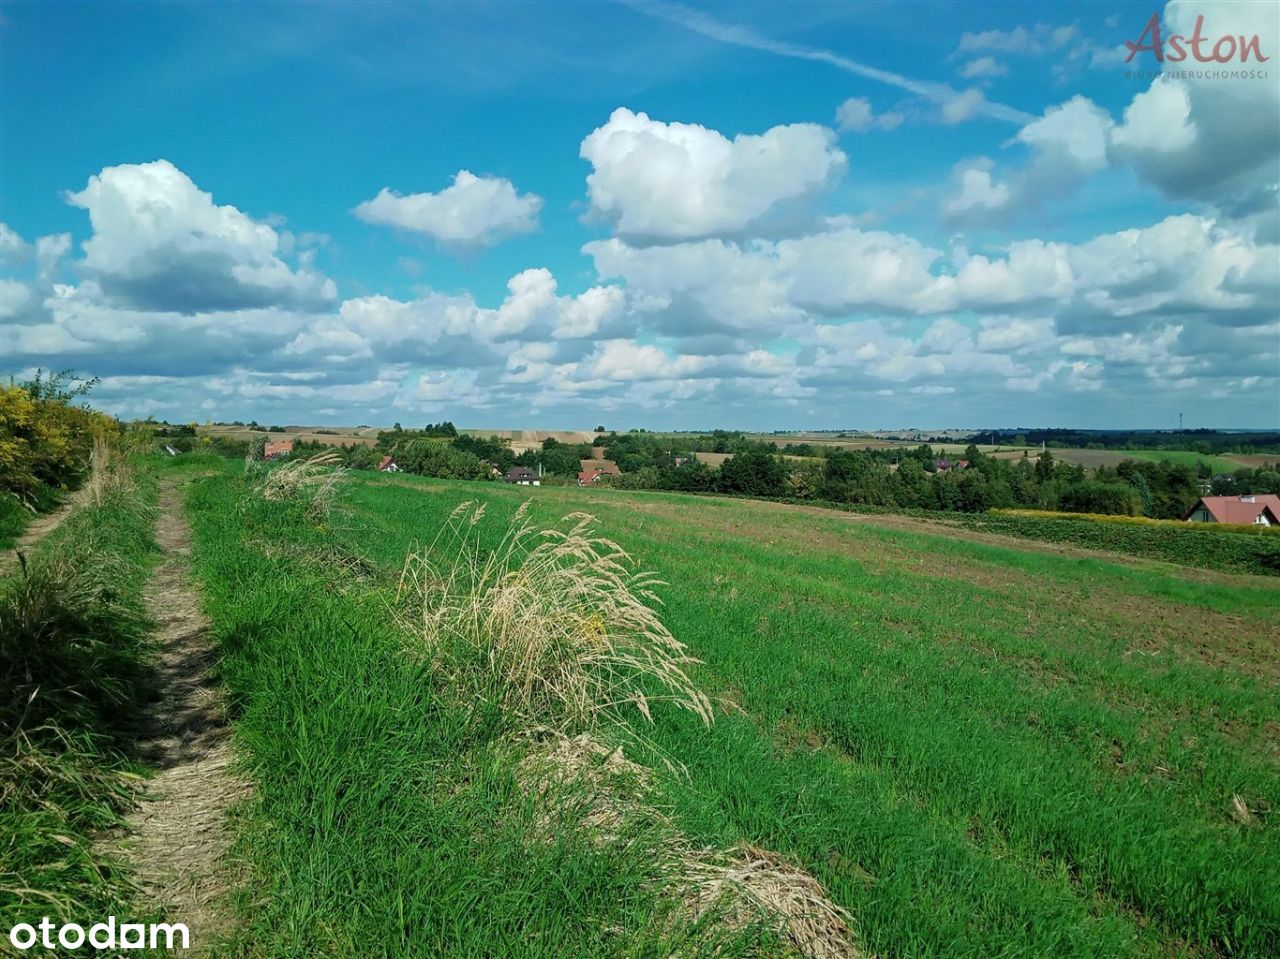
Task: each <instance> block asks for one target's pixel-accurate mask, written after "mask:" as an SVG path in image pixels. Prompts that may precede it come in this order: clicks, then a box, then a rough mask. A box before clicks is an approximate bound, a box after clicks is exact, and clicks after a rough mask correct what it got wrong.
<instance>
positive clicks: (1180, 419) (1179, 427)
mask: <svg viewBox="0 0 1280 959" xmlns="http://www.w3.org/2000/svg"><path fill="white" fill-rule="evenodd" d="M1178 432H1179V433H1181V432H1182V414H1181V413H1179V414H1178Z"/></svg>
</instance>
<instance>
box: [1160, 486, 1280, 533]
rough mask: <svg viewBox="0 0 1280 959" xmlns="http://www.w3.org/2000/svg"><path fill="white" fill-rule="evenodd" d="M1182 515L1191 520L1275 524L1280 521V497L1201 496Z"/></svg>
mask: <svg viewBox="0 0 1280 959" xmlns="http://www.w3.org/2000/svg"><path fill="white" fill-rule="evenodd" d="M1183 518H1184V519H1186V520H1187V521H1188V522H1192V523H1236V524H1239V525H1241V526H1275V525H1276V524H1277V523H1280V496H1276V495H1274V494H1271V493H1258V494H1256V495H1251V494H1245V495H1243V496H1202V497H1201V498H1200V499H1198V500H1196V505H1195V506H1193V507H1191V512H1189V513H1187V515H1186V516H1185V517H1183Z"/></svg>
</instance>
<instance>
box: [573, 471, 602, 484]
mask: <svg viewBox="0 0 1280 959" xmlns="http://www.w3.org/2000/svg"><path fill="white" fill-rule="evenodd" d="M604 475H605V473H604V470H602V469H590V470H583V471H582V472H581V473H579V474H578V485H579V486H591V485H592V484H593V483H595V481H596V480H598V479H599V478H600V477H601V476H604Z"/></svg>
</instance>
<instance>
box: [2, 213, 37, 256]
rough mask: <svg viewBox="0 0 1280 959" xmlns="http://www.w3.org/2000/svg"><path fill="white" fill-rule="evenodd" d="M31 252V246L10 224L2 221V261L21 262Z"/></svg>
mask: <svg viewBox="0 0 1280 959" xmlns="http://www.w3.org/2000/svg"><path fill="white" fill-rule="evenodd" d="M30 254H31V248H30V247H29V246H28V245H27V242H26V241H25V240H23V239H22V237H20V236H19V235H18V234H17V232H15V231H14V230H12V229H10V227H9V224H7V223H0V263H4V264H6V265H8V264H11V263H17V262H21V261H22V260H24V259H26V258H27V257H28V256H29V255H30Z"/></svg>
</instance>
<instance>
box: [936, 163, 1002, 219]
mask: <svg viewBox="0 0 1280 959" xmlns="http://www.w3.org/2000/svg"><path fill="white" fill-rule="evenodd" d="M956 177H957V180H958V182H959V186H958V192H957V193H956V194H954V195H953V196H951V197H949V198H948V199H947V200H946V201H945V203H944V204H943V209H944V210H945V211H946V212H947V213H948V214H949V215H950V216H951V217H952V218H954V217H955V216H957V215H959V214H965V213H969V212H970V211H972V210H975V209H981V210H1002V209H1004V207H1005V206H1006V205H1007V204H1008V202H1009V197H1010V196H1011V193H1010V190H1009V186H1008V184H1005V183H998V182H996V181H995V180H994V179H992V176H991V164H990V162H989V161H987V162H978V163H970V164H965V165H963V166H961V167H960V168H959V169H958V170H957V171H956Z"/></svg>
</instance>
